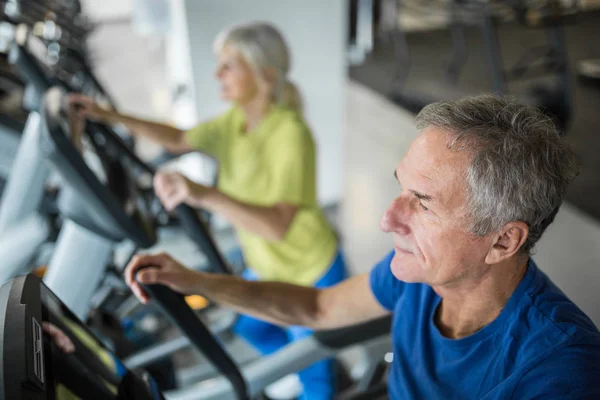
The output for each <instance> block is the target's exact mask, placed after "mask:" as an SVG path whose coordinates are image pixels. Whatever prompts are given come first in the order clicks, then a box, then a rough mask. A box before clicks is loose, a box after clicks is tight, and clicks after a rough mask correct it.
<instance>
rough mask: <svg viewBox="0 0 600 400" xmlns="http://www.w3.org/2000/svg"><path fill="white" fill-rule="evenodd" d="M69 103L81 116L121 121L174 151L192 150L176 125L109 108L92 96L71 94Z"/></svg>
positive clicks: (108, 122) (97, 119) (134, 131)
mask: <svg viewBox="0 0 600 400" xmlns="http://www.w3.org/2000/svg"><path fill="white" fill-rule="evenodd" d="M69 103H70V104H71V106H74V107H75V108H76V109H77V110H78V114H79V116H81V117H86V118H90V119H92V120H95V121H98V122H102V123H107V124H117V123H121V124H123V125H125V126H126V127H127V128H128V129H129V131H131V133H132V134H133V135H135V136H141V137H145V138H148V139H150V140H152V141H154V142H156V143H159V144H161V145H162V146H164V147H165V148H166V149H167V150H169V151H171V152H173V153H185V152H188V151H191V150H192V149H191V148H190V146H189V145H188V144H187V142H186V139H185V131H182V130H180V129H177V128H175V127H172V126H169V125H166V124H161V123H158V122H151V121H147V120H144V119H139V118H135V117H132V116H129V115H125V114H121V113H118V112H117V111H113V110H107V109H105V108H102V107H100V106H99V105H98V104H96V103H95V102H94V101H93V100H92V99H91V98H90V97H87V96H83V95H80V94H71V95H70V96H69Z"/></svg>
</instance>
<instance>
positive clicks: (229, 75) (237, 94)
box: [216, 46, 258, 104]
mask: <svg viewBox="0 0 600 400" xmlns="http://www.w3.org/2000/svg"><path fill="white" fill-rule="evenodd" d="M218 61H219V65H218V67H217V71H216V76H217V79H218V80H219V82H220V84H221V98H222V99H223V100H229V101H235V102H237V103H240V104H244V103H248V102H249V101H250V100H252V99H253V98H254V97H255V96H256V95H257V93H258V82H257V80H256V76H255V75H254V72H253V71H252V68H250V65H248V63H247V62H246V60H244V58H243V57H242V55H241V54H240V52H239V51H238V50H237V49H236V48H235V47H232V46H225V47H224V48H223V50H222V51H221V54H219V60H218Z"/></svg>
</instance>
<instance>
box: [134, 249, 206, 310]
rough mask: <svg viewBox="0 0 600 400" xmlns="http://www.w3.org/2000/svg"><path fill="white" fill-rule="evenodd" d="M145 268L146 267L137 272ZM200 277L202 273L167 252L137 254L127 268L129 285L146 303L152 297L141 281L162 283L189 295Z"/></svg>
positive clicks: (150, 283)
mask: <svg viewBox="0 0 600 400" xmlns="http://www.w3.org/2000/svg"><path fill="white" fill-rule="evenodd" d="M143 268H145V269H144V270H142V271H140V272H139V273H137V272H138V271H139V270H140V269H143ZM136 274H137V280H136ZM199 278H200V273H198V272H195V271H192V270H190V269H188V268H186V267H184V266H183V265H181V264H180V263H179V262H177V261H176V260H175V259H173V258H172V257H171V256H170V255H168V254H165V253H161V254H155V255H139V256H135V257H133V259H132V260H131V262H130V263H129V264H128V265H127V268H125V280H126V282H127V285H129V287H130V288H131V290H132V291H133V293H134V294H135V295H136V297H137V298H138V299H140V301H141V302H142V303H144V304H146V303H148V301H149V300H150V298H149V297H148V294H147V293H146V292H144V290H143V289H142V288H141V286H140V283H142V284H144V285H153V284H162V285H165V286H168V287H169V288H171V289H172V290H174V291H176V292H179V293H181V294H186V295H187V294H194V293H195V290H196V289H197V284H196V282H197V281H198V279H199ZM138 282H139V283H138Z"/></svg>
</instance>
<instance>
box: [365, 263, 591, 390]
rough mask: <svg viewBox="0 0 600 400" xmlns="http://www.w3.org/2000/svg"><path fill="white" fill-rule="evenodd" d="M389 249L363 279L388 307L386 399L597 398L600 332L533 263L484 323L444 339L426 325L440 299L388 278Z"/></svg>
mask: <svg viewBox="0 0 600 400" xmlns="http://www.w3.org/2000/svg"><path fill="white" fill-rule="evenodd" d="M393 255H394V252H391V253H390V254H388V255H387V256H386V257H385V258H384V259H383V260H382V261H381V262H380V263H379V264H377V265H376V266H375V268H374V269H373V271H372V272H371V277H370V279H371V289H372V291H373V293H374V295H375V297H376V298H377V300H378V301H379V302H380V303H381V305H382V306H383V307H385V308H386V309H388V310H390V311H393V312H394V317H393V322H392V338H393V340H392V341H393V347H394V349H393V351H394V360H393V362H392V365H391V371H390V374H389V377H388V386H389V392H390V396H391V398H392V399H394V400H395V399H428V400H429V399H445V400H447V399H461V400H463V399H486V400H491V399H502V400H504V399H545V400H546V399H600V333H598V330H597V329H596V327H595V326H594V324H593V323H592V321H591V320H590V319H589V318H588V317H587V316H586V315H585V314H584V313H583V312H582V311H581V310H580V309H579V308H578V307H577V306H576V305H575V304H573V302H571V301H570V300H569V299H568V298H567V297H566V296H565V295H564V294H563V293H562V292H561V291H560V290H559V289H558V288H557V287H556V286H555V285H554V284H553V283H552V282H551V281H550V279H548V277H547V276H546V275H545V274H544V273H542V272H541V271H540V270H538V268H537V267H536V265H535V264H534V262H533V261H530V262H529V265H528V268H527V272H526V273H525V276H524V277H523V280H522V281H521V283H520V284H519V285H518V286H517V289H516V290H515V292H514V293H513V295H512V296H511V298H510V299H509V301H508V303H507V304H506V307H505V308H504V309H503V310H502V312H501V313H500V315H499V316H498V317H497V318H496V319H495V320H494V321H493V322H492V323H490V324H489V325H487V326H486V327H484V328H483V329H481V330H479V331H478V332H476V333H474V334H472V335H470V336H467V337H465V338H462V339H449V338H446V337H444V336H442V334H441V333H440V331H439V330H438V329H437V327H436V325H435V324H434V313H435V311H436V308H437V306H438V304H439V302H440V297H439V296H438V295H437V294H436V293H435V292H434V291H433V289H431V287H430V286H428V285H425V284H419V283H404V282H401V281H399V280H398V279H396V278H395V277H394V276H393V275H392V272H391V270H390V262H391V260H392V257H393Z"/></svg>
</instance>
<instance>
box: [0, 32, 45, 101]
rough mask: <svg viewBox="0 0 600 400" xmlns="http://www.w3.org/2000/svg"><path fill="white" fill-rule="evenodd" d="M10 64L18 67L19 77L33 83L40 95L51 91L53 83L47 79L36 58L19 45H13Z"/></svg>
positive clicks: (9, 57) (9, 58) (9, 59)
mask: <svg viewBox="0 0 600 400" xmlns="http://www.w3.org/2000/svg"><path fill="white" fill-rule="evenodd" d="M8 62H9V63H11V64H13V65H15V66H16V67H17V71H18V72H19V75H21V77H22V78H23V79H24V80H25V82H28V83H31V84H32V85H33V86H34V87H35V88H36V90H37V91H39V93H43V92H45V91H46V90H48V89H50V87H51V86H52V82H50V80H49V79H48V77H46V75H45V74H44V71H42V69H41V68H40V66H39V64H38V63H37V61H36V60H35V59H34V57H33V56H32V55H31V54H29V52H27V50H25V49H24V48H23V47H21V46H19V45H18V44H17V43H14V42H13V44H12V47H11V49H10V53H9V55H8Z"/></svg>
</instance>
